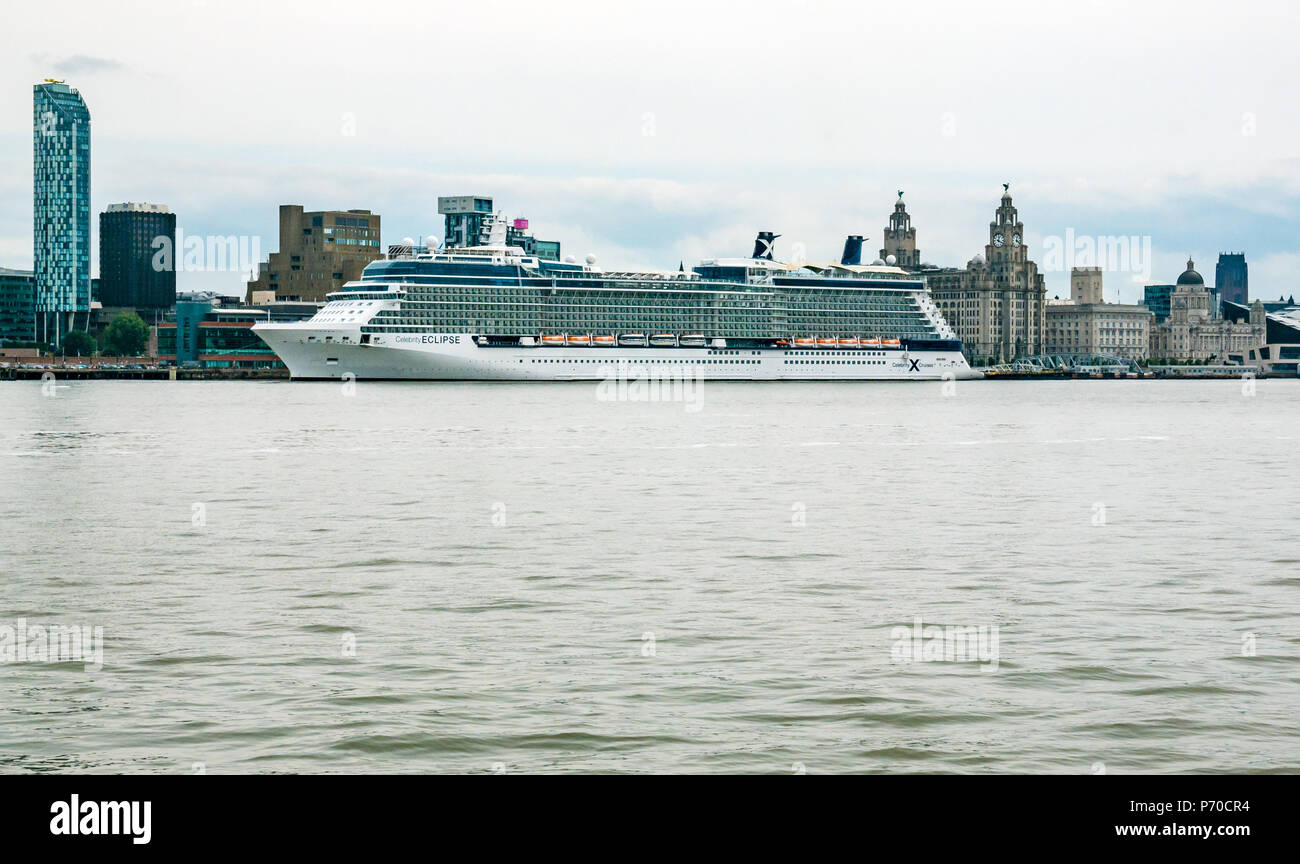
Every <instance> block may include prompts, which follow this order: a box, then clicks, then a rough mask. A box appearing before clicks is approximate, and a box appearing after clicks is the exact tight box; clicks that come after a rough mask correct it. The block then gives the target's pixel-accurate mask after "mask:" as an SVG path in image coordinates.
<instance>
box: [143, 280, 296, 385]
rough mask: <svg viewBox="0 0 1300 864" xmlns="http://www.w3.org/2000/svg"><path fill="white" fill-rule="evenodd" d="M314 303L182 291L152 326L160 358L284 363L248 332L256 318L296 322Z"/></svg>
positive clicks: (256, 365) (216, 364)
mask: <svg viewBox="0 0 1300 864" xmlns="http://www.w3.org/2000/svg"><path fill="white" fill-rule="evenodd" d="M319 309H320V305H319V304H317V303H297V302H270V303H264V304H260V305H255V306H249V305H245V304H243V303H240V302H239V301H238V300H236V299H234V298H230V297H223V296H221V295H218V294H213V293H211V292H201V293H184V294H180V295H178V296H177V298H176V305H175V307H174V310H173V311H172V312H170V313H169V314H168V315H167V317H166V319H165V320H164V321H163V322H162V323H160V324H159V325H158V326H157V327H156V328H155V331H156V333H155V340H154V341H155V344H156V346H157V347H156V352H155V353H156V354H157V357H158V359H159V360H164V361H169V362H172V363H175V364H176V365H178V366H195V367H199V368H205V369H269V368H283V365H284V364H283V363H281V362H280V359H279V358H278V357H276V356H275V352H274V351H272V350H271V349H270V348H269V347H267V345H266V343H265V342H263V341H262V340H261V339H259V338H258V337H257V336H256V335H255V334H254V333H253V331H252V327H253V325H254V324H256V323H257V322H259V321H300V320H302V319H304V318H310V317H311V316H312V315H315V314H316V312H317V311H318V310H319Z"/></svg>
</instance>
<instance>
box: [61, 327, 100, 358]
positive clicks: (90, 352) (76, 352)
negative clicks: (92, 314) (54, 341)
mask: <svg viewBox="0 0 1300 864" xmlns="http://www.w3.org/2000/svg"><path fill="white" fill-rule="evenodd" d="M59 353H60V354H62V355H63V356H64V357H73V356H75V357H91V356H94V353H95V337H94V336H91V335H90V334H89V333H87V332H86V331H85V330H71V331H69V332H68V335H67V336H64V337H63V344H62V345H60V346H59Z"/></svg>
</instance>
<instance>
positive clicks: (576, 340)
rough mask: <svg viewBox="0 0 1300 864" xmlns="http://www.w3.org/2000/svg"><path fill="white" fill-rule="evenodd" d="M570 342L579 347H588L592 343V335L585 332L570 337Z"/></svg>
mask: <svg viewBox="0 0 1300 864" xmlns="http://www.w3.org/2000/svg"><path fill="white" fill-rule="evenodd" d="M569 344H570V345H573V346H575V347H578V348H587V347H589V346H590V345H591V337H590V336H588V335H587V334H585V333H580V334H578V335H577V336H570V337H569Z"/></svg>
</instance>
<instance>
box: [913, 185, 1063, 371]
mask: <svg viewBox="0 0 1300 864" xmlns="http://www.w3.org/2000/svg"><path fill="white" fill-rule="evenodd" d="M895 212H896V213H897V205H895ZM908 227H910V225H909V226H908ZM1024 236H1025V231H1024V224H1023V223H1022V222H1021V221H1020V218H1019V216H1018V213H1017V211H1016V208H1015V206H1014V205H1013V204H1012V201H1011V192H1010V190H1009V189H1007V190H1006V191H1004V192H1003V195H1002V200H1001V201H1000V202H999V204H998V208H997V210H996V211H995V212H994V215H993V221H992V222H990V223H989V242H988V244H987V245H986V246H985V247H984V254H983V255H976V256H975V257H974V258H972V259H971V260H970V262H969V263H968V264H967V265H966V267H965V269H957V268H942V269H940V268H930V269H925V268H924V267H923V268H922V270H921V272H922V273H923V274H924V275H925V277H926V282H927V284H928V286H929V289H930V295H931V297H933V299H934V302H935V304H936V305H937V306H938V307H939V310H940V311H941V312H942V313H943V316H944V318H945V319H947V321H948V323H949V324H950V325H951V326H952V328H953V330H954V331H955V332H956V334H957V338H959V339H961V340H962V343H963V345H964V351H965V354H966V356H967V357H968V358H970V359H971V360H972V361H973V362H974V363H976V364H977V365H978V364H979V363H982V362H984V363H987V362H1005V361H1009V360H1014V359H1015V358H1017V357H1023V356H1027V355H1032V354H1040V353H1042V351H1043V347H1044V331H1045V328H1046V314H1047V313H1046V309H1047V302H1046V293H1047V292H1046V289H1045V288H1044V285H1043V277H1042V275H1041V274H1040V273H1039V272H1038V265H1037V264H1035V263H1034V262H1033V261H1031V260H1030V259H1029V248H1028V246H1026V244H1025V241H1024ZM914 241H915V238H914V237H913V238H912V242H913V243H914ZM894 254H897V252H895V253H894Z"/></svg>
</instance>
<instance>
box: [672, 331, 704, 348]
mask: <svg viewBox="0 0 1300 864" xmlns="http://www.w3.org/2000/svg"><path fill="white" fill-rule="evenodd" d="M678 344H679V345H681V346H682V347H683V348H703V347H705V346H706V345H708V344H709V340H707V339H705V338H704V334H703V333H686V334H683V336H682V338H681V340H680V341H679V342H678Z"/></svg>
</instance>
